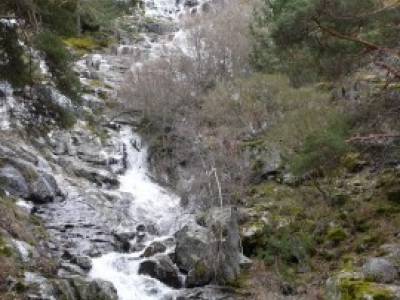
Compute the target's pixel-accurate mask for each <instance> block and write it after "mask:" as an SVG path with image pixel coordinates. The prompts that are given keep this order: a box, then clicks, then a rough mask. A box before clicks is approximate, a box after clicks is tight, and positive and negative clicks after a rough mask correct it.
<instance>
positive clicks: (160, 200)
mask: <svg viewBox="0 0 400 300" xmlns="http://www.w3.org/2000/svg"><path fill="white" fill-rule="evenodd" d="M144 2H145V6H146V16H147V17H151V18H156V19H159V20H164V21H165V20H167V21H169V22H175V23H176V24H177V25H178V24H179V20H180V17H181V16H182V14H186V13H190V9H188V8H185V2H184V1H179V0H178V1H177V0H145V1H144ZM199 2H203V1H199ZM178 27H179V26H178ZM185 43H186V41H185V32H183V31H182V30H180V31H178V32H177V33H176V34H175V37H174V39H172V40H169V39H166V40H165V39H164V40H163V39H160V41H157V42H154V43H153V44H152V55H151V56H150V57H149V59H151V58H154V57H157V56H161V55H163V53H162V49H167V50H168V49H169V50H172V49H180V50H181V51H183V52H184V53H185V48H186V44H185ZM160 49H161V50H160ZM139 65H140V66H141V65H142V62H141V61H137V62H136V63H135V64H134V65H133V66H132V70H133V69H134V67H135V66H136V67H137V66H139ZM121 141H122V142H123V143H124V145H125V146H126V154H127V171H126V173H125V174H124V175H121V176H120V178H119V180H120V183H121V185H120V192H122V193H129V194H130V195H131V196H132V199H133V200H132V203H131V205H130V211H129V216H130V217H131V218H132V219H133V220H135V221H137V223H138V224H154V225H156V227H157V229H158V231H159V232H158V234H157V235H149V236H147V240H146V245H149V244H151V243H152V242H154V241H158V240H165V239H167V238H168V237H171V236H172V235H173V234H174V233H175V232H176V231H177V230H178V229H179V228H181V226H182V224H183V223H184V218H183V216H182V215H183V212H182V209H181V207H180V199H179V198H178V197H177V196H176V195H174V194H173V193H171V192H170V191H167V190H166V189H164V188H162V187H161V186H160V185H158V184H157V183H155V182H154V181H153V180H152V179H151V177H150V175H149V168H148V165H147V149H146V147H145V146H143V145H142V141H141V139H140V137H139V136H138V135H137V134H135V133H133V132H132V131H131V130H130V129H129V128H124V129H123V130H122V131H121ZM120 229H121V230H122V231H128V232H129V231H132V230H134V229H133V228H120ZM142 253H143V251H138V252H134V253H129V254H123V253H116V252H113V253H108V254H105V255H103V256H101V257H98V258H95V259H93V261H92V263H93V267H92V270H91V272H90V274H89V275H90V277H92V278H99V279H103V280H106V281H109V282H112V283H113V284H114V286H115V288H116V289H117V292H118V296H119V298H120V299H121V300H156V299H157V300H162V299H171V296H173V295H174V294H176V290H174V289H172V288H170V287H168V286H166V285H164V284H163V283H161V282H160V281H158V280H156V279H153V278H151V277H149V276H144V275H139V274H138V270H139V266H140V263H141V262H142V261H143V259H142V258H141V257H140V256H141V254H142Z"/></svg>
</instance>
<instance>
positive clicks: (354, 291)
mask: <svg viewBox="0 0 400 300" xmlns="http://www.w3.org/2000/svg"><path fill="white" fill-rule="evenodd" d="M340 293H341V298H340V300H365V299H371V300H392V299H394V295H393V292H392V291H390V290H388V289H387V288H385V287H383V286H381V285H379V284H376V283H372V282H367V281H363V280H360V279H353V278H343V279H341V281H340Z"/></svg>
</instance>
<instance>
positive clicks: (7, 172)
mask: <svg viewBox="0 0 400 300" xmlns="http://www.w3.org/2000/svg"><path fill="white" fill-rule="evenodd" d="M22 167H23V168H24V169H25V173H22V171H20V170H19V169H21V168H22ZM22 167H19V168H17V167H14V166H13V165H11V164H7V165H5V166H4V167H3V168H1V169H0V182H1V183H2V185H3V187H4V188H5V189H6V190H7V191H8V192H9V193H10V194H12V195H14V196H17V197H21V198H24V199H28V200H31V201H33V202H35V203H47V202H50V201H53V200H54V198H55V197H56V196H61V191H60V189H59V188H58V185H57V182H56V180H55V179H54V177H53V176H52V175H50V174H48V173H44V172H39V173H38V172H37V171H36V170H35V169H34V168H32V167H30V166H28V164H27V165H26V166H22Z"/></svg>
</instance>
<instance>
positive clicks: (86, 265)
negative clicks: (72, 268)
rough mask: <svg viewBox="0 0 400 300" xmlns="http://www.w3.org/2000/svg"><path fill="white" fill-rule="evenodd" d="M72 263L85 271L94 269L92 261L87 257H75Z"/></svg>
mask: <svg viewBox="0 0 400 300" xmlns="http://www.w3.org/2000/svg"><path fill="white" fill-rule="evenodd" d="M71 262H72V263H74V264H76V265H77V266H79V267H80V268H81V269H83V270H85V271H89V270H90V269H91V268H92V260H91V259H90V258H89V257H86V256H75V257H73V258H72V259H71Z"/></svg>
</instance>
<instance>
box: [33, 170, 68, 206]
mask: <svg viewBox="0 0 400 300" xmlns="http://www.w3.org/2000/svg"><path fill="white" fill-rule="evenodd" d="M37 176H38V177H37V178H36V179H35V180H34V181H33V182H32V184H31V194H30V196H29V199H30V200H31V201H33V202H34V203H37V204H43V203H47V202H51V201H53V200H54V199H55V197H57V196H61V192H60V189H59V187H58V185H57V182H56V180H55V179H54V177H53V176H52V175H50V174H47V173H41V174H38V175H37Z"/></svg>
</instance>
